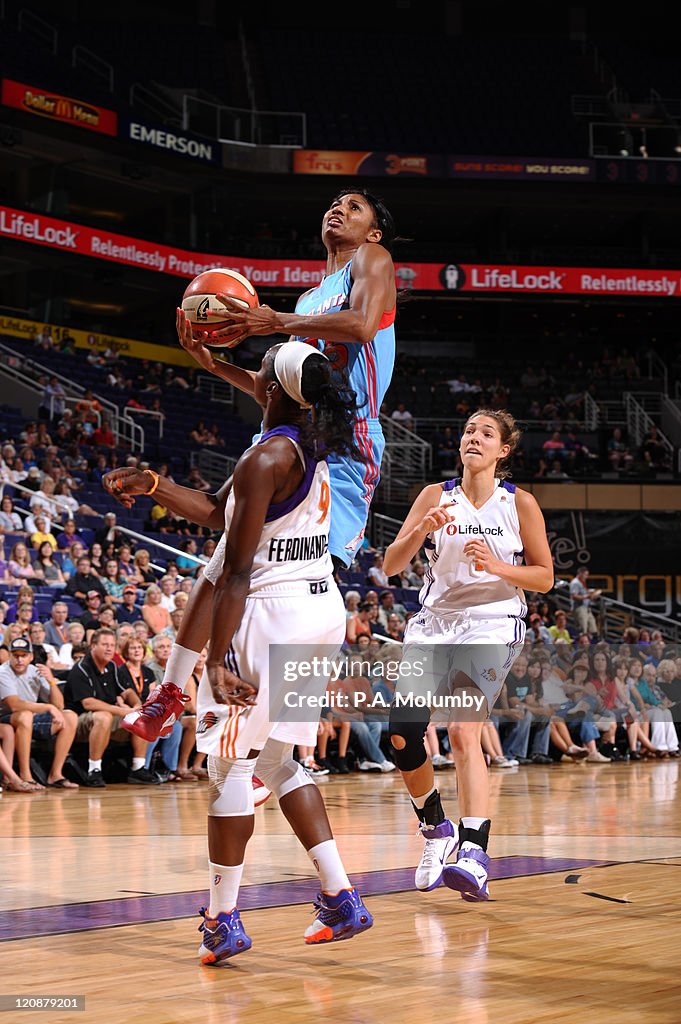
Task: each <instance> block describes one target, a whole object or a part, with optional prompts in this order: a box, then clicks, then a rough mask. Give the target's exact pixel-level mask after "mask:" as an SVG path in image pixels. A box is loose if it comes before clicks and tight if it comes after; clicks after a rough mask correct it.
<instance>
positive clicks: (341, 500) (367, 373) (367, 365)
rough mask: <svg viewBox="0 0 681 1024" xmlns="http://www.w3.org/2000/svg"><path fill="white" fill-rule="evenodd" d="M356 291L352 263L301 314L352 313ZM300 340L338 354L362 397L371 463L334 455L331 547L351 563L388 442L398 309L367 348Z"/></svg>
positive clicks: (360, 423) (361, 433)
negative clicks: (382, 415)
mask: <svg viewBox="0 0 681 1024" xmlns="http://www.w3.org/2000/svg"><path fill="white" fill-rule="evenodd" d="M351 289H352V260H350V261H349V262H348V263H346V265H345V266H344V267H343V268H342V269H341V270H337V271H336V273H335V274H330V275H329V276H328V277H325V278H324V280H323V281H322V282H321V284H319V285H317V287H316V288H313V289H312V290H311V291H309V292H306V293H305V294H304V295H302V296H301V297H300V299H299V300H298V303H297V305H296V313H298V314H299V315H301V316H321V315H323V314H324V313H338V312H340V311H341V310H344V309H348V307H349V305H350V291H351ZM294 340H296V341H303V342H307V343H308V344H309V345H314V346H315V347H316V348H318V349H319V350H320V351H321V352H324V353H325V354H326V355H328V356H331V357H332V356H334V355H335V360H334V365H335V366H336V367H346V368H347V370H348V375H349V378H350V386H351V387H352V389H353V391H355V393H356V394H357V405H358V415H357V422H356V424H355V430H354V435H355V444H356V445H357V448H358V449H359V451H360V452H361V453H362V455H363V456H364V459H365V461H364V462H363V463H361V462H355V461H354V460H353V459H351V458H349V457H347V456H344V455H330V456H329V471H330V473H331V489H332V492H333V505H332V511H331V534H330V538H329V548H330V551H331V554H332V555H335V556H337V557H338V558H339V559H340V560H341V561H342V562H344V563H345V564H346V565H350V563H351V561H352V559H353V557H354V555H355V553H356V552H357V550H358V548H359V547H360V545H361V543H362V539H363V537H364V530H365V527H366V522H367V516H368V514H369V506H370V505H371V499H372V498H373V495H374V490H375V488H376V485H377V484H378V481H379V477H380V473H381V459H382V458H383V449H384V448H385V438H384V437H383V430H382V429H381V424H380V422H379V420H378V414H379V411H380V408H381V405H382V403H383V399H384V397H385V393H386V391H387V390H388V387H389V385H390V381H391V378H392V373H393V366H394V364H395V309H394V308H393V309H391V310H388V311H387V312H384V314H383V316H382V317H381V320H380V323H379V325H378V330H377V331H376V334H375V336H374V337H373V338H372V339H371V341H369V342H367V343H366V344H365V345H361V344H359V343H357V344H347V345H345V344H341V343H339V342H330V341H325V340H324V338H320V337H312V336H309V335H304V334H301V335H297V336H296V338H295V339H294Z"/></svg>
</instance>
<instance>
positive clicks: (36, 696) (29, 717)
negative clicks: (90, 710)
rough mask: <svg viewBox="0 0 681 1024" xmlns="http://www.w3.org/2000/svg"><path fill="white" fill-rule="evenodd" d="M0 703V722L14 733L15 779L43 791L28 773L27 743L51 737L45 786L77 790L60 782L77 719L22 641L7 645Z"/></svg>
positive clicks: (48, 673)
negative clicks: (17, 775) (52, 738)
mask: <svg viewBox="0 0 681 1024" xmlns="http://www.w3.org/2000/svg"><path fill="white" fill-rule="evenodd" d="M0 699H1V700H2V704H3V706H4V708H6V711H5V712H4V714H2V716H0V722H3V723H5V722H8V723H9V724H10V725H11V726H12V728H13V729H14V735H15V742H16V752H17V766H18V768H19V775H20V777H21V778H22V779H23V780H24V782H28V783H30V784H31V786H32V788H33V789H43V788H44V787H43V786H41V785H40V783H38V782H36V781H35V779H34V778H33V775H32V773H31V740H32V738H33V737H35V738H36V739H44V740H48V739H50V738H51V737H54V738H55V740H54V751H53V755H52V764H51V766H50V771H49V774H48V776H47V784H48V786H51V787H54V788H55V789H78V786H77V785H76V784H75V783H74V782H70V781H69V780H68V779H65V778H64V774H63V768H64V761H65V760H66V756H67V754H68V752H69V750H70V749H71V746H72V744H73V741H74V738H75V735H76V726H77V722H78V718H77V716H76V714H75V713H74V712H73V711H65V710H64V698H63V696H62V692H61V690H60V689H59V686H58V684H57V680H56V679H55V678H54V676H53V675H52V672H51V670H50V669H49V668H48V666H47V665H34V664H33V648H32V647H31V643H30V641H29V640H27V639H26V638H25V637H16V638H15V639H14V640H12V641H11V642H10V645H9V661H8V662H6V664H4V665H3V666H2V667H1V668H0Z"/></svg>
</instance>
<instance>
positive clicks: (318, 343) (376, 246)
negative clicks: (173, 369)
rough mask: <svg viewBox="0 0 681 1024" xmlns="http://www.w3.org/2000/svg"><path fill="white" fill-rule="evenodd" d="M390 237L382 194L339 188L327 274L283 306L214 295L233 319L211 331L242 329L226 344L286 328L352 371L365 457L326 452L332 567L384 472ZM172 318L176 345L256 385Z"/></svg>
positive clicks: (242, 383)
mask: <svg viewBox="0 0 681 1024" xmlns="http://www.w3.org/2000/svg"><path fill="white" fill-rule="evenodd" d="M394 238H395V226H394V223H393V218H392V216H391V214H390V213H389V211H388V210H387V209H386V207H385V206H384V204H383V202H382V201H381V200H380V199H378V198H377V197H375V196H374V195H372V194H371V193H370V192H367V191H366V190H363V189H362V190H356V191H355V190H352V189H345V190H343V191H342V192H340V193H339V194H338V195H337V196H336V197H335V199H333V200H332V202H331V204H330V206H329V209H328V210H327V211H326V213H325V214H324V218H323V220H322V241H323V242H324V245H325V247H326V252H327V257H326V273H325V275H324V278H323V280H322V281H321V283H320V284H319V285H317V287H316V288H312V289H311V290H310V291H307V292H305V293H304V294H303V295H302V296H301V297H300V298H299V299H298V302H297V305H296V310H295V313H279V312H277V311H276V310H273V309H270V308H269V306H256V307H255V309H248V310H244V309H243V307H242V306H240V305H239V303H238V302H236V301H235V300H234V299H232V298H230V297H229V296H228V295H218V299H220V301H221V302H223V303H224V305H225V306H226V307H227V309H228V310H229V312H230V315H231V321H230V323H229V325H228V326H226V327H225V328H223V329H222V331H216V332H215V336H217V337H219V336H220V335H221V334H229V333H231V332H233V331H234V328H235V327H239V328H241V333H240V334H239V335H238V336H237V337H236V338H235V339H234V341H233V342H232V343H231V344H230V345H229V347H230V348H233V347H234V346H236V345H238V344H240V343H241V342H242V341H243V340H244V338H248V337H251V336H254V335H271V334H289V335H291V340H292V341H304V342H306V343H307V344H309V345H313V346H314V347H315V348H318V349H319V350H320V351H321V352H324V353H326V355H328V356H329V357H330V358H331V359H332V361H333V363H334V366H336V367H339V368H345V367H346V368H347V370H348V376H349V379H350V387H351V388H352V389H353V391H354V392H355V394H356V395H357V403H358V418H357V423H356V425H355V444H356V445H357V448H358V449H359V451H360V452H361V453H362V456H363V458H364V462H358V461H356V460H354V459H351V458H349V457H345V456H337V455H334V456H332V457H331V458H330V459H329V473H330V474H331V493H332V498H333V504H332V515H331V540H330V551H331V555H332V557H333V559H334V562H335V564H336V565H338V566H349V565H350V563H351V562H352V560H353V558H354V556H355V554H356V553H357V551H358V549H359V547H360V546H361V543H362V540H363V538H364V531H365V528H366V522H367V516H368V513H369V506H370V504H371V499H372V497H373V494H374V491H375V489H376V485H377V484H378V481H379V477H380V469H381V459H382V456H383V449H384V447H385V440H384V437H383V431H382V429H381V425H380V422H379V419H378V416H379V411H380V408H381V405H382V403H383V399H384V397H385V393H386V391H387V390H388V387H389V385H390V381H391V378H392V373H393V366H394V362H395V326H394V324H395V310H396V300H397V291H396V286H395V267H394V265H393V261H392V258H391V256H390V249H391V246H392V243H393V241H394ZM220 318H221V319H224V313H220ZM177 327H178V335H179V338H180V342H181V344H182V345H183V347H184V348H185V349H186V350H187V351H188V352H190V353H191V354H192V355H193V356H194V358H195V359H196V360H197V361H198V362H199V363H200V364H201V365H202V366H203V367H204V368H205V369H207V370H210V372H212V373H215V374H216V375H217V376H219V377H221V378H222V379H223V380H227V381H229V382H230V383H231V384H233V385H235V386H236V387H238V388H241V390H244V391H247V392H248V393H249V394H250V393H252V384H251V378H250V375H249V374H248V373H247V372H246V371H244V370H241V369H239V368H237V367H234V366H231V365H230V364H228V363H223V362H220V361H219V360H216V359H214V358H213V355H212V353H211V352H210V351H209V350H208V349H207V348H206V347H205V346H204V345H203V343H202V340H201V338H200V337H198V338H197V337H194V336H192V332H191V328H189V329H188V330H187V321H186V320H185V319H184V316H183V314H181V311H180V312H178V324H177ZM206 339H207V335H205V334H204V335H203V340H206Z"/></svg>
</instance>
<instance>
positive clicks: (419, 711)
mask: <svg viewBox="0 0 681 1024" xmlns="http://www.w3.org/2000/svg"><path fill="white" fill-rule="evenodd" d="M429 722H430V712H429V710H428V709H427V708H414V707H402V708H396V707H395V705H393V706H392V707H391V709H390V724H389V726H388V731H389V733H390V742H391V744H392V747H393V750H394V752H395V754H394V756H395V764H396V765H397V767H398V768H399V769H400V771H401V772H415V771H416V769H417V768H420V767H421V765H422V764H425V763H426V761H427V760H428V755H427V754H426V747H425V743H424V738H425V735H426V729H427V728H428V723H429ZM393 736H401V737H402V739H403V740H404V744H405V745H404V747H403V748H402V749H401V750H399V749H398V748H397V747H396V746H395V744H394V743H393V742H392V740H393Z"/></svg>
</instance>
